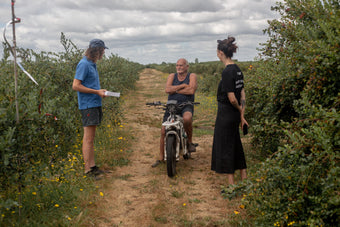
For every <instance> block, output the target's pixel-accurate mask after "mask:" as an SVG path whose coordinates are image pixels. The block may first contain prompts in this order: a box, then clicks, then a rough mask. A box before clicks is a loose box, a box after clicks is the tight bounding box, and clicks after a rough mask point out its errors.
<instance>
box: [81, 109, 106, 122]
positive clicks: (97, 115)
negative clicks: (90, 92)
mask: <svg viewBox="0 0 340 227" xmlns="http://www.w3.org/2000/svg"><path fill="white" fill-rule="evenodd" d="M80 112H81V120H82V122H83V127H87V126H91V125H100V123H101V122H102V119H103V111H102V107H101V106H100V107H93V108H89V109H85V110H80Z"/></svg>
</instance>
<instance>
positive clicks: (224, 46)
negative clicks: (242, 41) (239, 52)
mask: <svg viewBox="0 0 340 227" xmlns="http://www.w3.org/2000/svg"><path fill="white" fill-rule="evenodd" d="M233 42H235V38H234V37H231V36H228V39H224V40H217V43H218V45H217V50H220V51H223V53H224V55H225V56H226V57H227V58H232V57H233V54H234V53H236V49H237V48H238V47H237V46H236V44H234V43H233Z"/></svg>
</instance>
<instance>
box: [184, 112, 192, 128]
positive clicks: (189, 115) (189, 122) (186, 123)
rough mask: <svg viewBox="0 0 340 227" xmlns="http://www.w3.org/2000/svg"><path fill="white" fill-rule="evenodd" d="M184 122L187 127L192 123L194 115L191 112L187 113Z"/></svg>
mask: <svg viewBox="0 0 340 227" xmlns="http://www.w3.org/2000/svg"><path fill="white" fill-rule="evenodd" d="M183 122H184V124H185V125H188V124H191V123H192V113H191V112H185V113H184V114H183Z"/></svg>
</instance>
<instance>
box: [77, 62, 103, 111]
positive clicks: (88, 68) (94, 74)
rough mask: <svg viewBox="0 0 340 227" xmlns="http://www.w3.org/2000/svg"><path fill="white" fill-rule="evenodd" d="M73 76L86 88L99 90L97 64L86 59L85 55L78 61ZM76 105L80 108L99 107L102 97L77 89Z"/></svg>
mask: <svg viewBox="0 0 340 227" xmlns="http://www.w3.org/2000/svg"><path fill="white" fill-rule="evenodd" d="M74 78H75V79H77V80H81V84H82V85H84V86H85V87H87V88H92V89H95V90H100V83H99V74H98V71H97V65H96V63H94V62H93V61H91V60H88V59H87V58H86V56H84V57H83V59H81V60H80V62H79V63H78V65H77V69H76V75H75V77H74ZM78 105H79V109H80V110H84V109H88V108H93V107H99V106H102V98H101V97H100V96H99V95H96V94H90V93H83V92H79V91H78Z"/></svg>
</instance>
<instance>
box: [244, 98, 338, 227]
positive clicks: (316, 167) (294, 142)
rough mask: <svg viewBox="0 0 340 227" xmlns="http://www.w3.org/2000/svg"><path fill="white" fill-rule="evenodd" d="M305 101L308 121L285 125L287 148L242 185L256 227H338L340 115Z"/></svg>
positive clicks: (248, 213) (276, 154) (270, 159)
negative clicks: (244, 188) (245, 188)
mask: <svg viewBox="0 0 340 227" xmlns="http://www.w3.org/2000/svg"><path fill="white" fill-rule="evenodd" d="M304 101H305V105H306V106H309V107H310V108H309V109H308V110H307V111H306V110H305V111H304V112H305V113H306V112H308V114H307V113H306V117H307V118H305V119H303V120H301V121H297V122H295V123H294V124H287V129H286V130H285V133H286V135H287V137H288V138H289V141H288V143H287V144H286V145H285V146H283V147H280V149H279V151H278V152H277V153H275V154H274V155H273V156H272V157H271V158H269V159H267V161H266V162H264V163H262V164H259V166H258V167H257V169H258V171H257V172H256V173H255V174H254V175H253V176H251V178H250V179H251V180H249V181H246V182H244V183H245V185H247V187H248V188H247V191H246V194H245V196H244V200H243V203H244V205H245V207H246V208H247V215H249V216H251V217H252V218H251V219H250V220H251V222H254V223H255V226H269V225H275V224H276V226H287V225H288V226H289V224H291V225H292V224H293V223H294V225H293V226H337V224H338V223H339V221H340V220H339V216H338V214H339V212H340V209H339V207H340V200H339V196H338V193H339V191H338V189H339V177H340V174H339V173H340V171H339V170H340V169H339V165H338V162H339V159H340V155H339V148H340V142H339V141H340V133H339V132H340V114H339V113H338V112H337V111H336V110H335V109H332V110H325V109H322V108H320V107H315V106H312V105H309V104H308V101H306V100H304ZM300 104H301V103H299V105H300ZM307 115H308V116H307ZM302 125H309V127H307V128H303V127H302ZM296 128H299V130H296ZM241 185H242V184H241ZM242 187H244V185H243V186H242ZM239 189H241V186H240V188H239Z"/></svg>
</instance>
